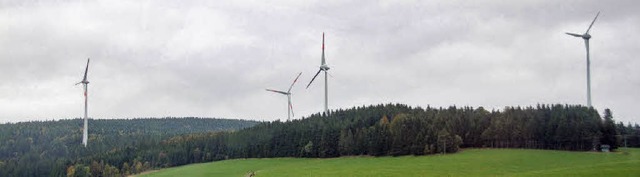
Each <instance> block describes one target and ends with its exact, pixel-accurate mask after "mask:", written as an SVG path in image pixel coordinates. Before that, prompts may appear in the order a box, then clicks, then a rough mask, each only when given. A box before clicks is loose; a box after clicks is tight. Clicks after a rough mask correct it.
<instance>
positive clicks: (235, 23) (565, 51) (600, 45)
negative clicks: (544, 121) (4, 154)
mask: <svg viewBox="0 0 640 177" xmlns="http://www.w3.org/2000/svg"><path fill="white" fill-rule="evenodd" d="M638 7H640V1H637V0H627V1H600V0H593V1H572V0H564V1H527V0H524V1H380V2H376V1H370V0H363V1H351V2H345V1H325V0H323V1H299V0H290V1H276V2H265V1H261V0H256V1H228V2H222V1H209V0H203V1H162V0H147V1H144V0H140V1H114V0H103V1H100V0H99V1H55V2H51V1H25V0H15V1H6V0H0V122H19V121H28V120H52V119H56V120H57V119H67V118H77V117H81V116H82V115H83V101H84V100H83V94H82V87H81V86H80V85H77V86H76V85H74V84H75V83H77V82H79V81H80V80H81V79H82V75H83V72H84V66H85V63H86V60H87V58H91V64H90V66H89V76H88V77H89V81H90V82H91V83H90V84H89V115H90V117H92V118H100V119H111V118H139V117H167V116H175V117H183V116H197V117H219V118H240V119H255V120H276V119H281V120H285V119H286V115H287V114H286V113H287V112H286V111H287V100H286V96H284V95H279V94H275V93H271V92H267V91H265V89H266V88H271V89H279V90H286V89H287V88H288V87H289V84H291V82H292V81H293V79H294V78H295V76H296V75H297V73H299V72H302V76H301V77H300V79H299V80H298V81H299V82H298V83H297V84H296V85H295V86H294V87H293V89H292V92H293V107H294V111H295V113H296V114H295V116H296V117H295V118H300V117H302V116H308V115H310V114H312V113H317V112H320V111H322V109H323V99H324V95H323V94H324V87H323V82H322V81H323V79H324V78H323V77H321V76H322V75H321V76H318V77H319V78H318V80H316V81H314V83H313V84H312V85H311V86H310V87H309V89H305V86H306V84H308V83H309V81H310V80H311V77H313V75H314V74H315V72H316V71H317V70H318V67H319V65H320V56H321V45H322V44H321V43H322V42H321V41H322V33H323V32H325V33H326V58H327V63H328V65H329V66H330V67H331V69H330V70H329V73H330V74H331V75H332V76H330V77H329V108H330V109H337V108H351V107H354V106H361V105H371V104H379V103H404V104H408V105H412V106H421V107H426V106H427V105H430V106H432V107H434V106H435V107H440V106H443V107H446V106H450V105H456V106H473V107H478V106H483V107H485V108H488V109H502V108H504V107H505V106H518V105H519V106H530V105H533V106H535V105H536V104H538V103H541V104H555V103H561V104H586V60H585V47H584V43H583V40H582V39H580V38H575V37H572V36H568V35H565V34H564V32H574V33H580V34H582V33H584V32H585V31H586V29H587V27H588V26H589V23H590V22H591V20H592V19H593V18H594V16H595V15H596V13H597V12H598V11H601V14H600V17H599V18H598V20H597V21H596V23H595V25H594V26H593V28H592V29H591V31H590V33H591V35H592V36H593V38H592V39H591V56H592V58H591V73H592V99H593V105H594V107H595V108H596V109H597V110H598V111H599V112H600V113H602V112H603V110H604V109H605V108H611V109H612V112H613V115H614V118H615V119H616V120H617V121H624V122H629V121H631V122H639V123H640V113H639V112H638V108H639V107H638V106H639V105H640V59H639V58H638V57H637V56H638V54H639V53H640V50H638V49H640V48H639V47H640V37H639V36H638V35H637V34H638V32H639V31H640V13H638Z"/></svg>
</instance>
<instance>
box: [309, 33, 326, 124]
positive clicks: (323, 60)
mask: <svg viewBox="0 0 640 177" xmlns="http://www.w3.org/2000/svg"><path fill="white" fill-rule="evenodd" d="M321 71H324V113H325V115H329V106H328V102H329V83H328V81H327V74H328V73H327V72H328V71H329V66H328V65H327V62H326V61H325V58H324V33H322V58H321V61H320V70H318V72H317V73H316V75H315V76H313V79H311V81H310V82H309V84H307V88H309V86H310V85H311V83H313V80H315V79H316V77H317V76H318V74H320V72H321Z"/></svg>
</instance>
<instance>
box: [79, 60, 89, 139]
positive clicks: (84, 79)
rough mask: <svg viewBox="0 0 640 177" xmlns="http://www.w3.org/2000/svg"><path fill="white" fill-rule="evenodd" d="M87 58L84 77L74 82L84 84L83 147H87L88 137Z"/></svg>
mask: <svg viewBox="0 0 640 177" xmlns="http://www.w3.org/2000/svg"><path fill="white" fill-rule="evenodd" d="M89 60H90V59H87V67H86V68H85V69H84V78H82V81H80V82H78V83H76V85H78V84H82V85H83V86H84V128H83V130H82V144H83V145H84V147H87V140H88V139H89V131H88V128H89V125H88V124H89V123H88V122H87V121H88V120H87V119H88V118H87V84H89V81H88V80H87V71H89Z"/></svg>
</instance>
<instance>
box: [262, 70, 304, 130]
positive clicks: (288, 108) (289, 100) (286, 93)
mask: <svg viewBox="0 0 640 177" xmlns="http://www.w3.org/2000/svg"><path fill="white" fill-rule="evenodd" d="M300 75H302V73H299V74H298V76H297V77H296V79H294V80H293V83H291V86H289V90H287V91H286V92H284V91H279V90H273V89H267V91H270V92H275V93H279V94H283V95H287V101H288V102H289V104H288V106H287V120H289V119H290V118H291V116H292V115H293V116H294V117H295V114H293V104H291V88H293V85H294V84H296V81H298V78H299V77H300Z"/></svg>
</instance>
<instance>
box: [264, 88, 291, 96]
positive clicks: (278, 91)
mask: <svg viewBox="0 0 640 177" xmlns="http://www.w3.org/2000/svg"><path fill="white" fill-rule="evenodd" d="M266 90H267V91H270V92H276V93H280V94H284V95H288V93H287V92H283V91H280V90H272V89H266Z"/></svg>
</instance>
